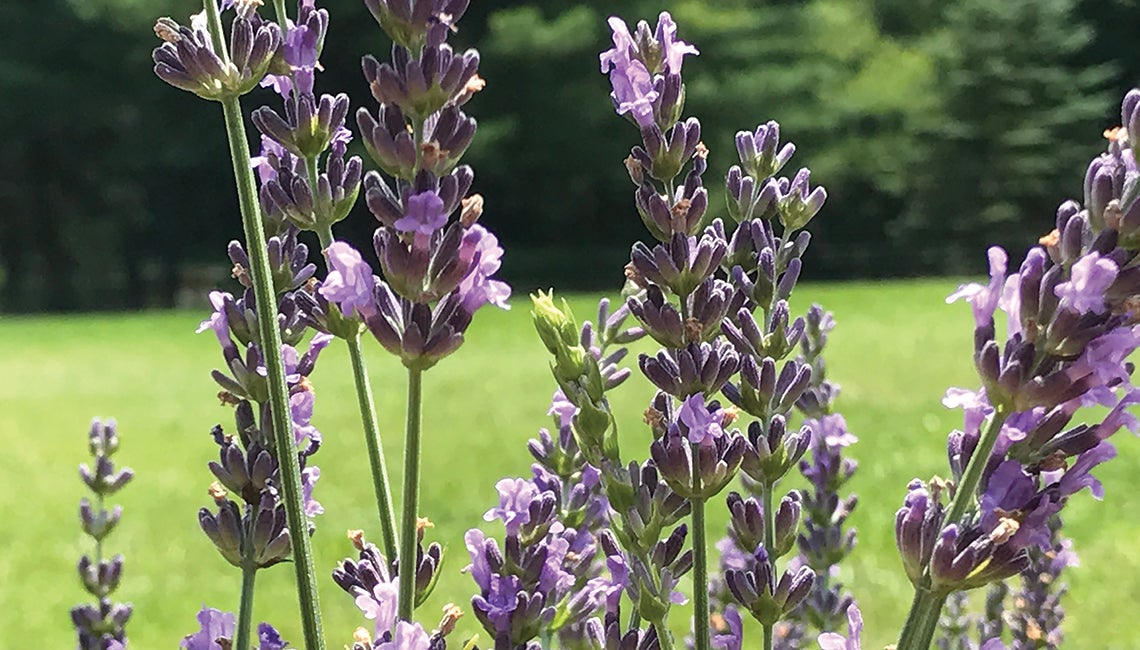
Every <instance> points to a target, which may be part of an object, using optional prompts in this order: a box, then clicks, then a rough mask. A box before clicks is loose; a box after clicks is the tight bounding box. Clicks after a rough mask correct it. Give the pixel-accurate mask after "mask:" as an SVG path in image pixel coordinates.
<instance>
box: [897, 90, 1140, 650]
mask: <svg viewBox="0 0 1140 650" xmlns="http://www.w3.org/2000/svg"><path fill="white" fill-rule="evenodd" d="M1138 106H1140V90H1133V91H1131V92H1129V93H1128V95H1127V96H1126V97H1125V99H1124V102H1123V105H1122V110H1121V113H1122V115H1121V119H1122V122H1123V124H1124V125H1125V126H1126V129H1118V130H1115V131H1112V132H1110V133H1109V136H1110V138H1109V146H1108V150H1107V151H1106V152H1105V153H1103V154H1101V155H1100V156H1099V157H1097V158H1096V159H1095V160H1093V162H1092V163H1091V164H1090V166H1089V170H1088V172H1087V174H1086V176H1085V195H1084V204H1083V205H1082V204H1078V203H1077V202H1075V201H1066V202H1065V203H1063V204H1062V205H1061V206H1060V208H1058V211H1057V221H1056V224H1057V227H1056V229H1055V230H1054V231H1053V232H1052V233H1050V234H1049V235H1047V236H1045V237H1043V238H1042V239H1041V241H1040V246H1036V247H1034V248H1032V249H1030V251H1029V253H1028V254H1027V255H1026V257H1025V260H1024V262H1022V264H1021V266H1020V268H1019V270H1018V272H1017V273H1015V274H1012V275H1009V276H1008V277H1007V276H1006V264H1007V256H1006V254H1005V251H1003V250H1001V249H998V248H992V249H990V251H989V258H990V282H989V283H988V284H986V285H981V284H969V285H964V286H962V287H961V288H959V290H958V291H957V292H955V293H954V294H953V295H952V296H951V297H950V298H949V300H956V299H959V298H964V299H965V300H967V301H968V302H970V304H971V306H972V308H973V312H974V321H975V329H974V342H975V345H974V361H975V366H976V367H977V370H978V375H979V378H980V379H981V383H982V387H981V389H980V390H978V391H966V390H960V389H951V391H949V392H948V393H947V396H946V399H945V400H944V403H945V404H946V405H947V406H953V407H961V408H963V410H964V411H965V418H964V420H965V421H964V426H963V429H962V430H960V431H955V432H953V433H952V434H951V436H950V441H949V445H948V451H949V458H950V465H951V471H952V474H953V482H952V483H950V484H949V485H950V486H951V487H953V491H952V492H953V494H952V497H951V498H950V499H949V503H948V504H946V505H943V497H944V496H945V494H946V492H947V490H945V489H944V488H945V487H946V485H947V484H945V483H944V482H942V481H932V482H931V483H930V484H929V485H927V484H924V483H923V482H921V481H915V482H912V483H911V485H910V490H909V494H908V496H907V499H906V503H905V505H904V507H903V508H902V509H901V510H900V511H899V513H898V517H897V520H896V535H897V539H898V545H899V549H900V552H901V554H902V557H903V565H904V567H905V568H906V570H907V575H908V576H909V577H910V579H911V581H912V583H914V586H915V598H914V603H913V605H912V607H911V611H910V614H909V616H908V618H907V622H906V625H905V627H904V628H903V631H902V634H901V636H900V638H899V650H911V649H917V648H926V647H928V646H929V645H930V642H931V638H932V637H933V634H934V631H935V627H936V625H937V622H938V619H939V615H940V613H941V611H942V607H943V604H944V603H945V601H946V598H947V597H948V596H949V595H950V594H951V593H953V592H955V591H961V590H967V589H972V588H975V587H980V586H984V585H986V584H988V583H990V582H992V581H995V580H1001V579H1003V578H1006V577H1009V576H1012V575H1015V574H1017V573H1021V572H1022V571H1024V570H1025V569H1026V568H1028V566H1029V554H1030V552H1031V551H1030V549H1031V548H1032V547H1037V548H1038V549H1040V550H1041V551H1044V552H1049V551H1052V550H1053V549H1052V547H1053V544H1054V541H1053V535H1052V532H1051V530H1050V527H1049V522H1050V520H1052V518H1053V517H1054V516H1056V515H1057V514H1058V513H1059V512H1060V511H1061V509H1062V508H1063V506H1064V505H1065V503H1067V502H1068V500H1069V497H1070V496H1072V495H1073V494H1075V493H1077V492H1079V491H1081V490H1082V489H1084V488H1086V487H1087V488H1089V489H1090V491H1091V492H1092V493H1093V495H1094V496H1095V497H1097V498H1100V497H1101V496H1102V495H1103V489H1102V488H1101V486H1100V483H1099V481H1097V480H1096V479H1095V478H1094V477H1093V476H1092V474H1091V470H1092V469H1093V468H1094V467H1096V466H1097V465H1099V464H1100V463H1103V462H1106V461H1108V460H1110V459H1111V458H1112V457H1113V456H1115V454H1116V451H1115V449H1114V448H1113V446H1112V445H1111V444H1109V443H1108V442H1107V441H1106V440H1107V438H1108V437H1109V436H1111V435H1112V434H1114V433H1115V432H1116V431H1118V430H1119V429H1120V428H1122V427H1128V428H1131V429H1133V430H1136V428H1137V423H1136V419H1135V418H1134V417H1133V416H1131V415H1130V414H1129V413H1128V409H1129V408H1130V407H1131V406H1132V405H1134V404H1136V403H1137V402H1140V395H1138V394H1137V393H1136V391H1135V389H1134V388H1133V386H1132V383H1131V377H1130V375H1131V373H1132V366H1131V364H1129V363H1128V362H1127V361H1126V359H1127V358H1128V356H1129V355H1130V354H1131V353H1132V352H1133V351H1134V350H1135V349H1136V348H1137V347H1138V346H1140V326H1137V325H1136V324H1135V317H1134V315H1133V310H1134V309H1135V305H1136V295H1137V293H1138V292H1140V274H1138V272H1137V269H1136V267H1135V265H1134V261H1135V260H1136V258H1137V255H1138V253H1140V201H1137V200H1136V199H1137V192H1136V187H1137V180H1138V178H1140V172H1138V171H1137V169H1136V161H1135V156H1134V154H1133V150H1132V147H1131V144H1130V140H1129V135H1128V134H1129V133H1140V110H1138V109H1137V107H1138ZM999 308H1000V309H1001V310H1002V311H1004V312H1005V313H1006V315H1007V319H1008V335H1007V336H1006V338H1005V342H1004V345H999V344H998V342H997V337H996V327H995V322H994V314H995V312H996V311H997V310H998V309H999ZM1098 404H1099V405H1103V406H1107V407H1109V408H1110V409H1111V410H1110V411H1109V414H1108V416H1107V417H1106V418H1104V419H1103V420H1102V421H1101V422H1099V423H1095V424H1091V425H1089V424H1078V425H1076V426H1074V427H1071V428H1066V427H1069V424H1070V422H1071V420H1072V418H1073V417H1074V416H1075V414H1076V413H1077V410H1078V408H1079V407H1081V406H1090V405H1098Z"/></svg>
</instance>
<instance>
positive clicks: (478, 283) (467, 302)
mask: <svg viewBox="0 0 1140 650" xmlns="http://www.w3.org/2000/svg"><path fill="white" fill-rule="evenodd" d="M459 255H460V257H461V258H462V259H464V260H467V261H468V263H470V264H471V265H472V268H471V270H470V271H469V272H468V274H467V276H466V277H464V278H463V281H462V282H460V283H459V289H458V291H459V295H460V297H461V298H462V304H463V309H464V310H465V311H466V312H467V313H468V314H473V313H475V311H476V310H477V309H479V308H480V307H482V306H483V305H485V304H488V303H490V304H492V305H495V306H496V307H499V308H500V309H510V308H511V306H510V304H508V303H507V299H508V298H510V297H511V288H510V286H508V285H507V283H505V282H500V281H498V280H492V279H491V276H492V275H494V274H495V272H496V271H498V270H499V267H500V266H501V265H502V258H503V249H502V247H500V246H499V239H498V238H497V237H495V236H494V235H493V234H491V232H490V231H489V230H487V229H486V228H484V227H483V226H480V225H479V224H474V225H472V226H471V227H470V228H468V229H467V232H466V233H464V235H463V243H462V244H460V246H459ZM476 260H478V261H477V262H476Z"/></svg>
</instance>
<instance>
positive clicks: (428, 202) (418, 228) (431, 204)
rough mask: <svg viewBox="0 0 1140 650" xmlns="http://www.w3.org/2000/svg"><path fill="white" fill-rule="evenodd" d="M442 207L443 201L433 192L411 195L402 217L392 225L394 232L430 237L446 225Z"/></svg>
mask: <svg viewBox="0 0 1140 650" xmlns="http://www.w3.org/2000/svg"><path fill="white" fill-rule="evenodd" d="M444 207H445V206H444V203H443V199H442V198H440V196H439V194H436V193H435V192H432V191H430V190H429V191H427V192H420V193H419V194H413V195H411V196H409V197H408V200H407V204H406V205H405V207H404V216H403V217H401V218H399V219H397V220H396V223H395V224H394V225H395V227H396V230H399V231H400V232H414V233H418V234H421V235H430V234H432V233H433V232H435V231H437V230H439V229H440V228H442V227H444V225H446V224H447V212H445V211H444Z"/></svg>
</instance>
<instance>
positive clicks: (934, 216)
mask: <svg viewBox="0 0 1140 650" xmlns="http://www.w3.org/2000/svg"><path fill="white" fill-rule="evenodd" d="M321 4H322V5H327V6H328V7H329V9H330V10H331V13H332V25H331V27H330V34H331V37H330V38H329V40H328V43H327V45H326V48H325V51H324V55H323V57H322V62H323V63H324V66H325V68H326V69H327V71H326V72H324V73H323V74H322V75H321V76H320V78H319V79H318V91H324V92H333V93H335V92H341V91H344V92H348V93H349V94H350V96H351V97H352V98H353V99H354V101H355V102H358V103H359V102H367V105H369V106H371V102H372V100H371V97H370V96H369V94H368V91H367V87H366V85H365V84H364V81H363V78H362V76H361V74H360V66H359V60H360V57H361V55H362V54H364V53H367V52H375V53H377V54H384V53H385V51H386V49H387V47H388V43H387V42H386V40H385V38H384V37H383V35H382V34H381V32H380V31H379V29H378V28H377V27H376V25H375V24H374V22H373V21H372V19H371V18H370V17H369V15H368V13H367V11H366V10H365V8H364V6H363V3H362V2H358V1H356V0H352V1H344V2H342V1H340V0H335V1H331V0H330V1H327V2H322V3H321ZM197 9H198V5H197V4H195V3H194V2H192V1H189V0H35V1H33V0H9V1H6V2H4V3H2V4H0V24H3V25H5V26H6V30H5V31H6V34H5V38H4V39H0V89H2V92H0V124H3V125H4V130H3V131H4V132H3V136H2V137H0V310H3V311H6V312H38V311H73V310H74V311H79V310H114V309H136V308H143V307H169V306H177V305H187V304H197V303H196V302H195V301H199V300H201V296H203V295H204V293H205V291H206V290H207V289H208V288H211V287H213V286H215V285H217V284H221V283H223V282H224V281H225V279H226V277H227V275H228V271H229V264H228V262H227V260H226V258H225V254H224V250H225V248H224V247H225V244H226V242H227V241H228V240H229V239H231V238H233V237H236V236H238V235H239V234H240V226H239V220H238V215H237V212H236V202H235V200H234V198H235V197H234V190H233V180H232V177H231V170H230V168H229V164H230V163H229V161H228V158H227V152H226V145H225V138H224V133H223V131H222V128H221V121H220V119H219V115H220V109H219V107H218V106H217V105H216V104H212V103H209V102H205V101H202V100H200V99H198V98H196V97H194V96H193V95H190V94H188V93H184V92H178V91H175V90H173V89H171V88H170V87H168V86H166V85H165V84H163V83H161V82H160V81H159V80H158V79H157V78H155V77H154V76H153V74H152V73H151V62H150V52H151V49H152V48H153V47H154V46H155V45H156V44H157V42H158V41H157V39H156V38H155V37H154V35H153V33H152V31H151V27H152V25H153V23H154V20H155V18H156V17H158V16H161V15H171V16H174V17H176V18H178V19H180V20H185V18H186V16H187V15H188V14H189V13H191V12H193V11H195V10H197ZM661 9H668V10H670V11H672V12H673V13H674V15H675V17H676V20H677V22H678V23H679V24H680V25H681V37H682V38H683V39H684V40H687V41H690V42H693V43H695V44H696V45H698V46H699V48H700V49H701V56H699V57H697V58H690V59H688V60H687V62H686V64H685V71H686V79H687V80H688V104H687V107H686V111H685V114H686V115H696V116H698V117H699V118H700V119H701V121H702V123H703V124H704V125H705V134H704V140H705V142H706V144H707V145H708V146H709V148H710V149H711V152H712V153H711V156H710V169H709V172H708V174H707V175H706V177H705V180H706V184H707V185H708V186H709V187H710V190H711V191H712V192H713V194H714V200H713V201H712V204H713V210H712V216H716V214H719V213H722V212H723V208H722V204H723V201H722V199H721V197H720V195H719V193H718V191H717V186H718V185H721V179H722V178H723V174H724V173H725V171H726V170H727V168H728V167H729V165H730V164H731V163H732V162H733V160H734V159H735V153H734V150H733V145H732V136H733V133H734V132H735V131H737V130H739V129H747V128H752V127H754V126H755V125H756V124H757V123H759V122H762V121H765V120H769V119H776V120H779V121H780V123H781V124H782V125H783V133H784V136H785V138H786V139H790V140H792V141H794V142H795V143H796V144H797V145H798V146H799V152H798V153H797V155H796V157H795V158H794V159H793V162H792V163H791V167H792V169H790V170H788V171H787V172H786V173H788V174H789V175H790V174H791V173H794V171H795V168H796V167H799V166H810V167H811V169H812V170H813V181H815V182H818V183H821V184H823V185H825V186H826V187H827V189H828V191H829V192H830V195H831V199H830V201H829V207H828V209H827V216H828V218H826V219H820V220H817V221H816V222H815V223H814V224H813V234H814V235H815V241H814V243H813V246H812V248H811V250H810V252H809V257H811V258H812V259H810V260H808V261H807V263H806V264H805V268H806V269H810V273H811V274H813V275H814V277H816V278H829V279H830V278H877V277H907V276H926V275H941V274H956V273H963V272H971V273H978V272H980V271H982V270H984V257H983V255H982V250H983V247H984V246H985V245H986V244H987V243H989V242H997V243H1005V244H1008V245H1010V246H1011V257H1013V258H1017V257H1019V254H1020V252H1021V251H1022V250H1024V247H1025V242H1029V241H1033V240H1035V239H1036V237H1037V235H1039V234H1042V233H1044V232H1046V231H1048V230H1050V229H1051V228H1052V225H1051V224H1052V220H1053V216H1052V215H1053V210H1054V208H1055V206H1056V205H1057V204H1058V203H1059V202H1060V201H1061V200H1063V199H1065V198H1070V197H1072V198H1080V193H1081V186H1080V179H1081V177H1082V174H1083V168H1084V166H1085V165H1086V164H1087V161H1088V159H1089V158H1090V157H1091V156H1092V155H1094V154H1095V153H1096V152H1097V151H1098V149H1100V148H1101V147H1102V146H1103V142H1102V141H1101V139H1100V137H1101V132H1102V131H1103V130H1104V129H1106V128H1108V127H1112V126H1114V125H1116V124H1118V123H1119V121H1120V117H1119V98H1120V97H1121V96H1122V94H1123V92H1124V91H1125V90H1126V89H1127V88H1129V87H1130V86H1131V85H1133V84H1134V83H1136V81H1137V80H1138V79H1140V57H1136V56H1135V55H1134V53H1133V50H1132V48H1131V47H1126V44H1133V43H1136V42H1140V7H1138V6H1137V3H1136V2H1134V1H1132V0H1084V1H1080V0H1003V1H1002V2H992V1H990V0H801V1H775V0H771V1H767V2H764V1H759V0H752V1H748V2H746V1H742V0H706V1H697V0H681V1H673V2H670V1H667V0H649V1H644V2H643V1H641V0H630V1H623V2H614V1H613V0H589V1H581V0H575V1H573V2H569V1H559V0H542V1H536V0H532V1H531V2H521V1H516V0H499V1H494V2H491V1H486V0H477V1H475V2H473V3H472V7H471V9H470V10H469V11H468V13H467V15H466V16H465V17H464V18H463V20H462V22H461V23H460V26H461V31H460V33H459V35H458V37H457V39H456V40H457V42H458V43H459V45H460V46H473V47H478V48H479V49H480V50H481V51H482V54H483V63H482V65H481V67H480V74H481V75H482V76H483V77H484V78H486V79H487V81H488V85H487V88H486V90H484V91H483V92H482V93H480V94H479V95H478V96H477V98H476V99H475V100H474V101H473V103H472V104H470V105H469V107H468V109H469V112H470V113H472V114H473V115H474V116H475V117H476V118H478V119H479V123H480V129H479V135H478V136H477V137H476V141H475V145H474V146H473V148H472V150H471V151H470V153H469V154H468V156H467V158H466V161H467V162H469V163H470V164H472V165H473V166H474V167H475V170H476V172H477V176H476V183H475V188H474V190H475V191H478V192H480V193H482V194H483V195H484V196H485V197H486V199H487V214H486V217H485V220H486V223H487V224H488V226H490V227H491V228H492V229H494V230H495V231H496V232H497V233H499V234H500V236H501V238H502V239H503V240H504V243H505V246H506V249H507V257H506V259H505V263H504V267H503V272H504V274H505V275H506V276H507V279H508V280H510V281H512V282H513V283H514V284H515V285H516V287H517V288H518V289H519V290H525V289H530V288H533V287H538V286H548V285H552V284H556V285H558V286H559V287H561V288H563V289H596V288H600V287H610V288H612V287H615V286H617V285H618V284H620V281H621V277H620V269H621V268H622V266H623V264H624V261H625V260H627V259H628V258H627V257H626V256H627V255H628V250H629V245H630V243H632V242H633V241H634V240H636V239H638V238H640V237H641V236H642V232H643V226H642V225H641V223H640V222H639V220H638V218H637V216H636V213H635V212H634V209H633V205H632V191H633V186H632V185H631V184H630V182H629V179H628V177H627V176H626V173H625V170H624V168H623V166H622V159H623V158H624V157H625V156H626V155H627V154H628V150H629V147H630V146H631V145H633V144H634V143H636V142H638V141H639V138H638V135H637V132H636V130H635V129H634V128H633V127H632V126H631V125H630V124H628V123H626V122H624V121H623V120H622V119H619V118H617V117H615V116H614V114H613V111H612V106H611V105H610V103H609V99H608V96H607V95H608V92H609V86H608V81H607V79H606V78H605V77H604V76H603V75H601V74H600V73H599V70H598V63H597V53H598V52H599V51H601V50H603V49H604V48H605V47H607V43H608V33H607V30H605V29H604V27H603V21H604V19H605V17H606V16H607V15H608V14H610V13H618V14H620V15H621V16H622V17H624V18H626V19H627V20H629V21H630V22H631V24H632V22H633V21H635V20H636V19H639V18H647V19H651V20H652V19H653V18H655V16H656V13H657V11H659V10H661ZM277 101H278V100H277V99H276V98H275V97H273V96H271V95H270V93H269V92H268V91H261V92H259V93H255V94H254V95H252V96H250V97H248V98H247V99H246V107H247V111H248V110H252V109H253V108H255V107H257V106H258V105H260V104H261V103H263V102H267V103H273V104H274V105H277ZM352 124H353V127H354V128H355V122H354V121H353V122H352ZM251 130H252V129H251ZM358 153H361V154H363V152H362V151H360V152H358ZM373 227H374V224H373V221H372V219H371V217H370V216H369V215H368V213H367V211H366V210H365V209H364V206H363V202H361V205H360V206H359V209H358V214H356V215H354V216H353V217H350V219H349V220H348V222H346V224H345V225H344V226H342V227H341V228H340V229H339V232H341V233H344V234H345V235H346V236H348V237H350V238H352V239H354V240H355V241H356V242H357V243H358V244H359V245H362V246H367V245H368V239H369V236H370V234H371V231H372V229H373Z"/></svg>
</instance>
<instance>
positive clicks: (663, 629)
mask: <svg viewBox="0 0 1140 650" xmlns="http://www.w3.org/2000/svg"><path fill="white" fill-rule="evenodd" d="M653 629H655V630H657V640H658V641H659V642H660V643H659V645H660V646H661V650H673V634H672V633H670V632H669V626H668V625H665V621H658V622H656V623H654V624H653Z"/></svg>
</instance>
